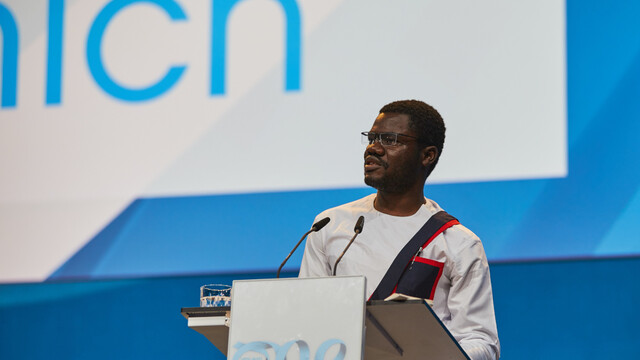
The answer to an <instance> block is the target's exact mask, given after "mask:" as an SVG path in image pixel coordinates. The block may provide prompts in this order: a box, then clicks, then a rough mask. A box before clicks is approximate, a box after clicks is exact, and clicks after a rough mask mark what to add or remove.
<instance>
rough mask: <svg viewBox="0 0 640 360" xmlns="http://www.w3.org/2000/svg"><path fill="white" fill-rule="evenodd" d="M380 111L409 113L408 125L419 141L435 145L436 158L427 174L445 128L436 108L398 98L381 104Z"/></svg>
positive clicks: (439, 150)
mask: <svg viewBox="0 0 640 360" xmlns="http://www.w3.org/2000/svg"><path fill="white" fill-rule="evenodd" d="M380 113H396V114H405V115H409V127H410V129H411V130H413V131H415V132H416V135H417V136H418V138H419V139H420V141H421V142H422V143H424V144H425V145H426V146H435V147H436V148H437V149H438V155H437V156H436V160H435V161H434V162H433V166H431V169H429V170H428V172H427V176H429V174H431V171H433V169H434V168H435V167H436V164H437V163H438V160H439V159H440V154H442V148H443V147H444V137H445V131H446V128H445V126H444V120H443V119H442V116H440V113H439V112H438V110H436V109H434V108H433V106H431V105H429V104H427V103H425V102H422V101H420V100H399V101H394V102H392V103H389V104H387V105H385V106H383V107H382V109H380Z"/></svg>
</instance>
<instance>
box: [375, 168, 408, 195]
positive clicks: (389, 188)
mask: <svg viewBox="0 0 640 360" xmlns="http://www.w3.org/2000/svg"><path fill="white" fill-rule="evenodd" d="M416 176H417V174H415V173H412V172H411V171H409V170H408V169H407V168H404V169H402V171H399V172H396V173H393V174H387V175H385V176H383V177H379V178H372V177H367V176H366V175H365V177H364V183H365V184H367V185H369V186H371V187H372V188H374V189H377V190H379V191H383V192H387V193H403V192H406V191H407V190H409V189H410V188H411V187H412V186H413V185H414V184H415V182H416Z"/></svg>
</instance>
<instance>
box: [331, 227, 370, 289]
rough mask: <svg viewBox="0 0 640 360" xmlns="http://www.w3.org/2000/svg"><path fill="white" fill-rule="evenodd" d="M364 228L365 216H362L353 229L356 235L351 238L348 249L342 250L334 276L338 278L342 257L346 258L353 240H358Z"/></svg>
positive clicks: (334, 267) (334, 269)
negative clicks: (337, 272) (337, 273)
mask: <svg viewBox="0 0 640 360" xmlns="http://www.w3.org/2000/svg"><path fill="white" fill-rule="evenodd" d="M363 227H364V216H362V215H360V217H359V218H358V221H356V226H355V227H354V228H353V231H355V232H356V233H355V234H353V237H352V238H351V240H349V243H348V244H347V247H345V248H344V250H342V254H340V256H339V257H338V260H336V263H335V265H333V276H336V270H337V269H338V263H339V262H340V260H342V257H343V256H344V253H346V252H347V249H349V246H351V244H352V243H353V240H355V239H356V236H358V234H360V233H361V232H362V228H363Z"/></svg>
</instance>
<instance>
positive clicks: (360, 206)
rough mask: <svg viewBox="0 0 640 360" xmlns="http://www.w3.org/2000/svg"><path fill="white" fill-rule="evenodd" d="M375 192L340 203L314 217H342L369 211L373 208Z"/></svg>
mask: <svg viewBox="0 0 640 360" xmlns="http://www.w3.org/2000/svg"><path fill="white" fill-rule="evenodd" d="M375 197H376V194H375V193H374V194H371V195H367V196H365V197H363V198H360V199H358V200H354V201H351V202H348V203H345V204H342V205H338V206H335V207H332V208H329V209H327V210H324V211H323V212H321V213H320V214H318V216H317V217H316V219H322V218H324V217H327V216H328V217H330V218H332V217H336V216H337V217H342V216H348V215H350V214H362V213H366V212H369V211H371V210H372V209H373V200H374V199H375Z"/></svg>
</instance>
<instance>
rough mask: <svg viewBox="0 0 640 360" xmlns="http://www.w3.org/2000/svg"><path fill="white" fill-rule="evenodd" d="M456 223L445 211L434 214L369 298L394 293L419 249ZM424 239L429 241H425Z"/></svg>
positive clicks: (393, 263)
mask: <svg viewBox="0 0 640 360" xmlns="http://www.w3.org/2000/svg"><path fill="white" fill-rule="evenodd" d="M456 224H460V223H459V222H458V220H457V219H456V218H454V217H453V216H451V215H449V214H448V213H447V212H445V211H439V212H437V213H435V214H433V215H432V216H431V217H430V218H429V220H427V222H426V223H425V224H424V225H422V227H421V228H420V230H418V232H417V233H416V234H415V235H413V237H412V238H411V240H409V242H407V244H406V245H405V246H404V247H403V248H402V250H400V252H399V253H398V255H397V256H396V258H395V259H394V260H393V262H392V263H391V266H389V269H388V270H387V273H386V274H385V275H384V277H383V278H382V280H381V281H380V284H378V287H377V288H376V290H375V291H374V292H373V294H372V295H371V297H370V298H369V300H384V299H386V298H387V297H388V296H389V295H391V294H393V292H394V291H395V289H396V286H397V284H398V282H399V281H400V278H401V277H402V274H403V273H404V271H405V269H406V268H407V265H409V263H410V262H411V259H412V258H413V256H414V255H416V253H417V252H418V249H424V248H425V247H427V245H429V243H431V241H432V240H433V239H435V238H436V236H438V235H439V234H440V233H442V232H443V231H445V230H446V229H448V228H450V227H451V226H453V225H456ZM424 239H427V241H426V242H425V240H424Z"/></svg>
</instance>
